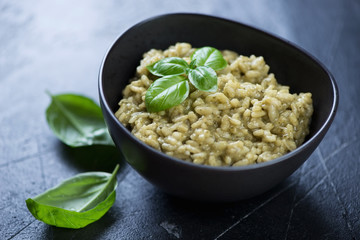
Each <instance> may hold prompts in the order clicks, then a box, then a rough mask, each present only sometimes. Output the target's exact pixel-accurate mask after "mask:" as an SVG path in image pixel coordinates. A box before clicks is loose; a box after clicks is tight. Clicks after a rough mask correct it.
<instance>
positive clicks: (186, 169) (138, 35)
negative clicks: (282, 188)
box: [99, 14, 339, 201]
mask: <svg viewBox="0 0 360 240" xmlns="http://www.w3.org/2000/svg"><path fill="white" fill-rule="evenodd" d="M176 42H188V43H191V44H192V46H194V47H203V46H212V47H215V48H217V49H229V50H233V51H235V52H237V53H239V54H241V55H251V54H254V55H258V56H263V57H264V58H265V61H266V62H267V64H268V65H269V66H270V72H272V73H275V76H276V78H277V80H278V81H279V82H280V83H281V84H286V85H289V86H290V89H291V91H292V92H297V93H299V92H311V93H312V95H313V104H314V114H313V117H312V122H311V126H310V134H309V135H308V137H307V139H306V141H305V142H304V143H303V144H302V145H301V146H300V147H298V148H297V149H296V150H294V151H292V152H290V153H288V154H286V155H284V156H282V157H279V158H277V159H274V160H272V161H269V162H265V163H260V164H254V165H250V166H242V167H211V166H203V165H196V164H193V163H189V162H185V161H183V160H179V159H176V158H173V157H170V156H167V155H165V154H164V153H161V152H159V151H157V150H155V149H153V148H151V147H149V146H147V145H146V144H144V143H143V142H141V141H140V140H138V139H137V138H135V137H134V136H133V135H132V134H131V133H130V131H129V130H128V129H126V128H125V127H124V126H123V125H122V124H121V123H120V122H119V121H118V120H117V119H116V117H115V115H114V112H115V111H116V110H117V109H118V102H119V101H120V99H121V98H122V90H123V89H124V87H125V86H126V85H127V84H128V82H129V79H130V78H132V77H133V76H134V74H135V70H136V67H137V66H138V65H139V61H140V59H141V58H142V55H143V53H145V52H147V51H148V50H150V49H152V48H155V49H166V48H168V47H169V46H170V45H174V44H175V43H176ZM99 95H100V103H101V108H102V111H103V114H104V117H105V121H106V123H107V125H108V128H109V131H110V134H111V136H112V138H113V140H114V142H115V144H116V146H117V147H118V148H119V149H120V150H121V152H122V153H123V155H124V156H125V158H126V160H127V162H128V163H129V164H130V165H131V166H132V167H133V168H134V169H135V170H136V171H137V172H138V173H140V175H142V176H143V177H144V178H145V179H147V180H148V181H149V182H151V183H153V184H154V185H156V186H158V187H159V188H161V189H163V190H164V191H165V192H167V193H170V194H172V195H176V196H180V197H183V198H188V199H193V200H206V201H235V200H240V199H245V198H250V197H253V196H255V195H258V194H261V193H263V192H265V191H267V190H269V189H270V188H272V187H274V186H275V185H277V184H278V183H279V182H281V181H282V180H284V179H285V178H287V177H288V176H290V175H291V174H292V173H293V172H294V171H295V170H296V169H298V168H299V167H300V166H301V164H302V163H304V161H305V160H306V159H307V158H308V157H309V156H310V155H311V154H312V152H313V151H314V150H315V149H316V147H317V146H318V145H319V143H320V141H321V140H322V139H323V137H324V135H325V133H326V132H327V130H328V128H329V127H330V124H331V123H332V121H333V119H334V116H335V112H336V108H337V105H338V99H339V96H338V90H337V87H336V83H335V81H334V79H333V77H332V76H331V74H330V73H329V72H328V71H327V70H326V69H325V68H324V66H323V65H322V64H321V63H319V62H318V61H317V60H316V59H314V58H313V57H312V56H310V55H309V54H308V53H306V52H305V51H304V50H301V49H299V48H298V47H296V46H294V45H293V44H291V43H289V42H288V41H286V40H283V39H280V38H278V37H275V36H273V35H271V34H269V33H266V32H264V31H261V30H258V29H255V28H253V27H250V26H247V25H244V24H241V23H237V22H233V21H229V20H225V19H221V18H217V17H211V16H206V15H198V14H168V15H162V16H157V17H153V18H150V19H147V20H145V21H142V22H140V23H138V24H136V25H135V26H133V27H132V28H130V29H129V30H127V31H126V32H125V33H123V34H122V35H121V36H120V37H119V38H118V39H117V40H116V41H115V43H114V44H113V45H112V47H111V48H110V49H109V51H108V52H107V54H106V56H105V58H104V61H103V63H102V65H101V69H100V74H99Z"/></svg>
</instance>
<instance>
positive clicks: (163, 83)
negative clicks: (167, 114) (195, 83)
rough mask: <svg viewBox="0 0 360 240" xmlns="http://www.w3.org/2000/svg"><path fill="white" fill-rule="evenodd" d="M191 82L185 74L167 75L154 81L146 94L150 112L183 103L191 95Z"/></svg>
mask: <svg viewBox="0 0 360 240" xmlns="http://www.w3.org/2000/svg"><path fill="white" fill-rule="evenodd" d="M189 92H190V88H189V82H188V81H187V80H186V78H185V77H183V76H178V75H177V76H175V75H171V76H165V77H162V78H159V79H157V80H156V81H155V82H153V83H152V84H151V85H150V87H149V89H148V90H147V91H146V95H145V105H146V109H147V110H148V112H159V111H162V110H165V109H168V108H171V107H174V106H176V105H179V104H180V103H182V102H183V101H184V100H185V99H186V98H187V97H188V95H189Z"/></svg>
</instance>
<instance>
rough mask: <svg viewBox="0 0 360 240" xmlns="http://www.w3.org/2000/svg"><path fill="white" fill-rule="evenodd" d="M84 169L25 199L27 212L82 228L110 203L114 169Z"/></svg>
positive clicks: (39, 218) (107, 207) (113, 184)
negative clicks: (106, 171) (85, 171)
mask: <svg viewBox="0 0 360 240" xmlns="http://www.w3.org/2000/svg"><path fill="white" fill-rule="evenodd" d="M118 169H119V165H117V166H116V168H115V170H114V171H113V173H112V174H110V173H105V172H88V173H81V174H78V175H75V176H74V177H72V178H69V179H67V180H65V181H64V182H62V183H61V184H60V185H58V186H56V187H54V188H51V189H49V190H47V191H45V192H44V193H42V194H40V195H38V196H36V197H34V198H29V199H27V200H26V205H27V208H28V209H29V211H30V212H31V214H32V215H33V216H34V217H35V218H36V219H38V220H40V221H42V222H44V223H46V224H49V225H52V226H57V227H64V228H82V227H85V226H86V225H88V224H90V223H92V222H95V221H96V220H99V219H100V218H101V217H102V216H103V215H104V214H105V213H106V212H107V211H108V210H109V209H110V207H111V206H112V205H113V204H114V202H115V196H116V194H115V189H116V187H117V181H116V173H117V171H118Z"/></svg>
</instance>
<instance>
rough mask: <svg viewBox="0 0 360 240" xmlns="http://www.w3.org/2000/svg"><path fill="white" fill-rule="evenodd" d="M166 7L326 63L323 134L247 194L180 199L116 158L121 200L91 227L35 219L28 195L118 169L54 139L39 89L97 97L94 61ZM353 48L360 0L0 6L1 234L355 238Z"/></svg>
mask: <svg viewBox="0 0 360 240" xmlns="http://www.w3.org/2000/svg"><path fill="white" fill-rule="evenodd" d="M169 12H200V13H206V14H211V15H215V16H221V17H225V18H229V19H232V20H236V21H241V22H244V23H247V24H251V25H253V26H256V27H259V28H261V29H265V30H267V31H270V32H272V33H274V34H276V35H279V36H281V37H283V38H286V39H288V40H290V41H292V42H294V43H295V44H297V45H299V46H300V47H302V48H304V49H306V50H307V51H309V52H310V53H312V54H313V55H314V56H315V57H317V58H318V59H319V60H320V61H322V62H323V63H324V65H325V66H326V67H327V68H328V69H329V70H330V71H331V72H332V73H333V75H334V76H335V78H336V80H337V83H338V85H339V90H340V105H339V109H338V113H337V116H336V118H335V121H334V124H333V125H332V127H331V128H330V130H329V132H328V134H327V135H326V137H325V139H324V140H323V142H322V143H321V145H320V146H319V148H318V149H317V150H316V151H315V152H314V154H313V155H312V156H311V157H310V158H309V159H308V161H307V162H306V163H305V164H304V165H303V166H302V167H301V168H300V169H299V170H298V171H296V172H295V173H294V174H293V175H292V176H291V177H289V178H288V179H287V180H285V181H284V182H283V183H281V184H280V185H279V186H277V187H276V188H274V189H273V190H271V191H270V192H268V193H265V194H264V195H262V196H258V197H255V198H253V199H249V200H245V201H241V202H236V203H231V204H204V203H194V202H189V201H183V200H181V199H177V198H174V197H171V196H168V195H166V194H164V193H162V192H161V191H159V190H158V189H156V188H155V187H153V186H152V185H150V184H149V183H148V182H146V181H145V180H143V179H142V178H141V177H140V176H139V175H138V174H137V173H135V172H134V171H133V170H132V169H131V168H130V167H127V166H126V165H124V164H123V168H122V170H121V173H120V174H119V175H118V178H119V186H118V190H117V200H116V202H115V204H114V206H113V207H112V208H111V210H110V211H109V212H108V213H107V214H106V215H105V216H104V217H103V218H102V219H101V220H99V221H98V222H96V223H93V224H91V225H89V226H88V227H86V228H84V229H80V230H67V229H60V228H56V227H50V226H47V225H45V224H43V223H42V222H39V221H37V220H35V219H34V218H33V216H32V215H31V214H30V213H29V212H28V211H27V208H26V205H25V199H26V198H28V197H32V196H35V195H37V194H39V193H41V192H42V191H44V190H45V189H47V188H49V187H51V186H53V185H55V184H57V183H58V182H59V181H61V180H63V179H65V178H67V177H70V176H72V175H74V174H76V173H79V172H84V171H88V170H108V171H109V170H110V169H111V168H112V166H113V164H114V162H113V161H112V160H109V161H108V163H106V162H104V159H101V158H100V157H97V156H94V154H93V153H91V152H90V153H87V150H84V149H80V150H73V149H69V148H68V147H65V146H64V145H62V144H61V143H60V142H59V141H58V140H57V139H56V138H55V137H54V135H53V134H52V133H51V132H50V130H49V128H48V127H47V124H46V122H45V118H44V111H45V109H46V106H47V105H48V104H49V97H48V96H47V95H46V94H45V90H46V89H47V90H50V91H51V92H53V93H62V92H77V93H82V94H85V95H88V96H90V97H93V98H94V99H97V74H98V70H99V65H100V62H101V60H102V58H103V55H104V53H105V51H106V50H107V48H108V47H109V46H110V44H111V43H112V42H113V40H115V38H116V37H117V36H118V35H119V34H120V33H122V32H123V31H125V30H126V29H127V28H129V27H130V26H132V25H133V24H135V23H137V22H139V21H141V20H143V19H145V18H148V17H151V16H154V15H157V14H161V13H169ZM359 54H360V2H359V1H358V0H352V1H351V0H342V1H337V0H331V1H329V0H319V1H311V0H304V1H285V0H282V1H266V0H263V1H261V0H257V1H247V2H245V1H230V0H228V1H220V0H219V1H193V0H182V1H146V0H142V1H140V0H137V1H95V0H91V1H90V0H88V1H56V2H53V1H45V0H41V1H10V0H5V1H4V0H3V1H0V126H1V127H0V239H221V240H224V239H359V238H360V184H359V182H360V181H359V180H360V157H359V153H360V150H359V149H360V141H359V140H360V137H359V133H360V125H359V124H358V120H359V118H360V114H359V110H360V109H359V104H360V96H359V94H358V91H359V90H360V57H359ZM109 154H112V153H109ZM109 159H113V158H112V157H111V156H110V157H109ZM101 161H103V162H101Z"/></svg>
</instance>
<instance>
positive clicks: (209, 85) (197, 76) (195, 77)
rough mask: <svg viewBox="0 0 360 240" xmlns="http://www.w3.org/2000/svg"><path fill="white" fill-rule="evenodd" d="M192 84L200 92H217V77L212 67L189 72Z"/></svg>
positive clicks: (202, 67) (203, 67) (198, 68)
mask: <svg viewBox="0 0 360 240" xmlns="http://www.w3.org/2000/svg"><path fill="white" fill-rule="evenodd" d="M188 77H189V80H190V82H191V83H192V84H193V85H194V86H195V87H196V88H197V89H199V90H202V91H205V92H215V91H216V90H217V87H218V86H217V75H216V72H215V71H214V70H213V69H212V68H210V67H205V66H201V67H197V68H195V69H192V70H190V72H189V76H188Z"/></svg>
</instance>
